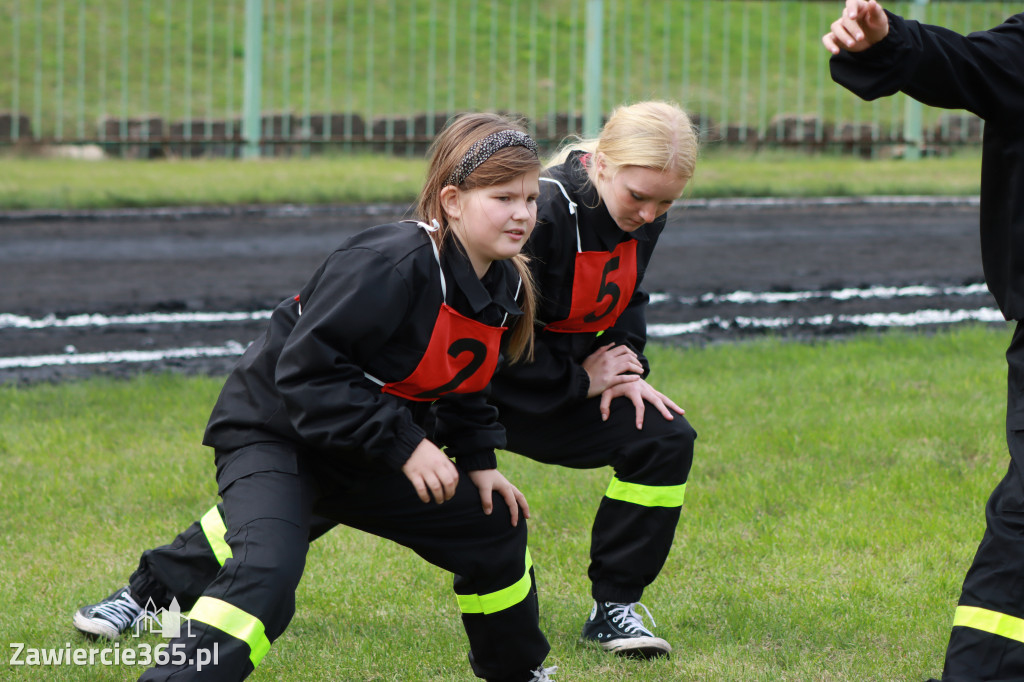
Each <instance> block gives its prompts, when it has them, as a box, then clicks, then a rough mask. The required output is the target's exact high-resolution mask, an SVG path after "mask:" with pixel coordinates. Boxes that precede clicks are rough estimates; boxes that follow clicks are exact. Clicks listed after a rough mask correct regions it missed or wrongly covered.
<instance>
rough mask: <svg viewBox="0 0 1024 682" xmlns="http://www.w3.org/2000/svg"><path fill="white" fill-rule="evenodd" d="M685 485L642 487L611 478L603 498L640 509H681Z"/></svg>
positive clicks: (638, 484)
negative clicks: (633, 505)
mask: <svg viewBox="0 0 1024 682" xmlns="http://www.w3.org/2000/svg"><path fill="white" fill-rule="evenodd" d="M685 495H686V484H685V483H683V484H682V485H642V484H640V483H626V482H625V481H620V480H619V479H617V478H615V477H614V476H612V482H611V483H609V484H608V490H606V491H605V493H604V496H605V497H608V498H611V499H613V500H619V501H621V502H632V503H633V504H639V505H640V506H642V507H682V506H683V497H684V496H685Z"/></svg>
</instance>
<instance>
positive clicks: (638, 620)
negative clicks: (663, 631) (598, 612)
mask: <svg viewBox="0 0 1024 682" xmlns="http://www.w3.org/2000/svg"><path fill="white" fill-rule="evenodd" d="M638 606H639V607H640V608H642V609H643V610H644V613H646V614H647V617H648V618H650V619H651V627H652V628H656V627H658V624H657V623H655V622H654V616H652V615H651V612H650V610H649V609H648V608H647V607H646V606H644V605H643V604H641V603H640V602H638V601H635V602H633V603H632V604H616V605H615V606H613V607H612V608H611V609H610V610H609V611H608V615H609V616H611V618H612V622H613V623H618V624H619V625H620V626H621V627H622V629H623V630H624V631H626V632H628V633H629V634H634V633H635V632H636V631H638V630H639V631H640V632H642V633H644V634H647V635H651V631H650V630H648V629H647V628H646V627H644V621H643V618H642V617H641V616H640V614H639V613H637V610H636V607H638ZM651 636H653V635H651Z"/></svg>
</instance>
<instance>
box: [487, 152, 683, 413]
mask: <svg viewBox="0 0 1024 682" xmlns="http://www.w3.org/2000/svg"><path fill="white" fill-rule="evenodd" d="M583 155H584V152H580V151H574V152H572V153H571V154H570V155H569V158H568V159H566V161H565V163H563V164H562V165H560V166H556V167H553V168H549V169H547V170H546V171H545V174H546V175H547V177H551V178H554V179H555V180H558V181H559V182H561V183H562V185H563V187H565V190H566V192H568V194H569V196H570V197H571V198H572V200H573V202H575V203H576V210H577V212H578V217H579V226H580V241H581V244H582V248H583V250H584V251H608V252H611V251H614V250H615V247H616V246H618V245H619V244H620V243H621V242H624V241H627V240H629V239H635V240H636V241H637V249H636V266H637V281H636V289H635V290H634V293H633V297H632V298H631V299H630V302H629V305H628V307H627V308H626V309H625V311H624V312H623V313H622V315H620V316H619V319H618V320H617V321H616V323H615V324H614V325H613V326H612V327H611V328H610V329H608V330H606V331H604V332H603V333H600V334H598V333H596V332H577V333H565V332H553V331H544V330H543V327H544V325H545V324H546V323H549V322H556V321H561V320H564V319H565V318H566V317H567V316H568V315H569V309H570V307H571V305H572V284H573V273H574V265H575V260H576V252H577V248H576V217H577V216H573V215H572V214H570V213H569V204H568V202H567V201H566V198H565V196H564V195H563V194H562V192H561V190H560V189H559V188H558V186H557V185H555V184H554V183H551V182H541V183H540V197H539V199H538V206H537V226H536V227H535V228H534V230H533V234H532V235H531V236H530V240H529V241H528V242H527V244H526V248H525V249H524V251H525V252H526V253H527V254H528V255H529V256H530V258H531V261H530V267H531V270H532V272H533V275H534V279H535V281H536V284H537V290H538V291H537V293H538V306H537V307H538V311H537V326H536V329H537V337H536V345H535V351H534V357H535V359H534V361H533V362H532V363H525V362H519V363H516V364H512V365H505V366H504V367H502V368H501V369H499V371H498V374H497V375H496V376H495V377H494V381H493V382H492V400H493V402H495V403H497V404H498V406H499V409H500V408H501V407H502V406H503V405H504V406H510V407H513V408H515V409H516V410H520V411H523V412H527V413H534V414H550V412H551V411H552V410H557V409H558V408H561V407H565V406H568V405H571V404H573V403H575V402H579V401H582V400H585V399H586V397H587V391H588V390H589V389H590V379H589V377H588V376H587V373H586V371H585V370H584V369H583V365H582V363H583V360H585V359H586V358H587V356H588V355H590V354H591V353H592V352H594V350H596V349H597V348H598V347H600V346H602V345H605V344H608V343H613V342H614V343H615V344H616V345H619V344H621V345H626V346H629V347H630V348H632V349H633V350H634V351H636V353H637V354H638V355H639V356H640V360H641V363H642V364H643V366H644V374H645V375H646V374H647V372H648V370H649V366H648V364H647V360H646V358H644V357H643V350H644V346H645V345H646V343H647V317H646V306H647V302H648V300H649V297H648V295H647V294H646V293H645V292H644V291H643V289H642V288H641V283H642V281H643V276H644V273H645V272H646V271H647V264H648V263H649V262H650V260H651V255H652V254H653V252H654V246H655V244H656V243H657V241H658V237H659V236H660V235H661V232H662V230H664V229H665V221H666V216H664V215H663V216H661V217H659V218H658V219H657V220H655V221H654V222H652V223H648V224H647V225H642V226H641V227H639V228H638V229H637V230H636V231H634V232H632V233H629V232H623V231H622V230H621V229H620V228H619V226H618V225H616V224H615V221H614V220H612V217H611V215H610V214H609V213H608V209H607V208H606V207H605V205H604V203H602V202H601V201H600V199H599V198H598V194H597V190H596V189H594V186H593V185H592V184H591V183H590V180H589V178H588V177H587V172H586V169H585V168H584V166H583V162H582V161H581V157H582V156H583Z"/></svg>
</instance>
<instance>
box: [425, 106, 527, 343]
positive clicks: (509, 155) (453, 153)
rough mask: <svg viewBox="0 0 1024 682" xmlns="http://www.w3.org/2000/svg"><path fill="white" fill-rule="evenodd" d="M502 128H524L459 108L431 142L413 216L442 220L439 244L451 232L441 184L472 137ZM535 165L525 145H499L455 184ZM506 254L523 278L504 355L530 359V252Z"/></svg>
mask: <svg viewBox="0 0 1024 682" xmlns="http://www.w3.org/2000/svg"><path fill="white" fill-rule="evenodd" d="M502 130H518V131H519V132H522V133H524V134H525V133H526V130H525V129H524V128H523V126H521V125H520V124H519V123H517V122H514V121H511V120H509V119H507V118H505V117H503V116H499V115H497V114H487V113H479V114H463V115H461V116H459V117H457V118H455V119H453V120H452V121H451V122H450V123H449V124H448V126H447V127H445V129H444V130H443V131H442V132H441V134H440V135H438V136H437V138H436V139H435V140H434V143H433V144H432V145H431V147H430V165H429V167H428V169H427V180H426V182H425V183H424V184H423V190H422V191H421V192H420V196H419V201H418V202H417V204H416V217H417V218H418V219H419V220H422V221H423V222H426V223H429V222H430V221H431V220H437V222H438V224H439V225H440V226H441V228H440V229H439V230H438V231H437V233H436V234H437V237H436V238H437V240H438V247H439V248H443V247H444V245H445V244H446V243H447V241H448V240H449V239H451V238H452V236H451V232H452V230H451V227H450V226H449V223H448V216H447V215H446V214H445V212H444V209H443V207H442V205H441V190H443V189H444V188H445V187H446V186H447V181H448V179H449V178H450V177H451V176H452V173H453V172H454V171H455V168H456V167H457V166H458V164H459V162H460V161H462V160H463V158H465V156H466V154H467V153H468V152H469V148H470V147H472V146H473V144H474V143H476V142H478V141H479V140H482V139H483V138H485V137H487V136H488V135H491V134H493V133H497V132H501V131H502ZM540 168H541V163H540V159H538V158H537V155H536V154H535V153H534V152H532V151H531V150H529V149H527V148H526V147H520V146H513V147H502V148H501V149H499V150H497V151H496V152H494V153H493V154H492V155H491V156H490V157H489V158H488V159H487V160H486V161H484V162H483V163H482V164H480V165H479V166H478V167H477V168H476V169H474V170H473V171H472V172H471V173H470V174H469V175H468V176H467V177H466V179H465V180H463V181H462V183H461V184H459V185H458V187H459V189H461V190H465V191H469V190H473V189H479V188H481V187H490V186H492V185H499V184H501V183H504V182H508V181H510V180H512V179H514V178H516V177H518V176H520V175H523V174H525V173H529V172H531V171H539V170H540ZM511 260H512V265H513V266H515V269H516V271H517V272H518V273H519V277H520V278H521V279H522V281H523V285H522V287H521V289H520V293H521V301H522V302H521V303H520V307H521V308H522V311H523V317H522V319H520V320H519V321H518V322H517V323H516V324H515V326H514V328H513V329H512V333H511V336H510V338H509V347H508V353H509V360H510V361H511V362H517V361H519V360H521V359H525V360H528V361H529V360H532V359H533V321H534V315H535V313H536V309H537V294H536V289H535V286H534V283H533V277H532V276H531V275H530V268H529V265H528V263H529V258H527V256H526V255H524V254H522V253H519V254H517V255H515V256H513V257H512V259H511Z"/></svg>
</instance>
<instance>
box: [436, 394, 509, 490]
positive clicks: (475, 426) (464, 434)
mask: <svg viewBox="0 0 1024 682" xmlns="http://www.w3.org/2000/svg"><path fill="white" fill-rule="evenodd" d="M434 414H435V418H436V419H435V429H436V430H435V434H434V435H435V441H436V442H437V444H438V445H443V446H444V448H445V454H447V455H448V456H449V457H452V458H453V459H455V460H456V461H457V462H458V463H459V464H460V465H461V466H462V467H463V468H464V469H466V470H467V471H477V470H479V469H495V468H497V466H498V459H497V457H496V456H495V454H494V451H495V450H498V449H501V448H504V447H505V427H503V426H502V425H501V424H500V423H498V408H496V407H494V406H493V405H490V404H489V403H488V402H487V398H486V393H468V394H459V393H450V394H448V395H444V396H441V398H440V399H439V400H438V401H437V402H436V403H434Z"/></svg>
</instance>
